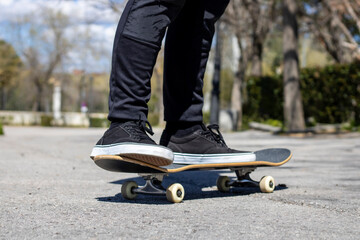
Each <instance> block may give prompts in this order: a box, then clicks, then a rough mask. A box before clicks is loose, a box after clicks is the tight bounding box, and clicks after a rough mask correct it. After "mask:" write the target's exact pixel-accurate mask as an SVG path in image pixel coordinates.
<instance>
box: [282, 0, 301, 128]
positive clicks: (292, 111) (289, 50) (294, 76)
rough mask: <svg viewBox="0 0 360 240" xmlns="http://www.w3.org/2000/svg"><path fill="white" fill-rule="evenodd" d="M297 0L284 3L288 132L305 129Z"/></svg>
mask: <svg viewBox="0 0 360 240" xmlns="http://www.w3.org/2000/svg"><path fill="white" fill-rule="evenodd" d="M297 9H298V8H297V3H296V0H284V1H283V27H284V29H283V54H284V73H283V74H284V76H283V77H284V119H285V127H286V129H287V130H288V131H301V130H304V129H305V121H304V111H303V106H302V98H301V92H300V81H299V57H298V51H297V48H298V23H297V19H296V17H297Z"/></svg>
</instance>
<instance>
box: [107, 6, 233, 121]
mask: <svg viewBox="0 0 360 240" xmlns="http://www.w3.org/2000/svg"><path fill="white" fill-rule="evenodd" d="M228 3H229V0H129V1H128V3H127V5H126V8H125V10H124V12H123V14H122V16H121V18H120V21H119V24H118V28H117V31H116V36H115V41H114V49H113V57H112V70H111V76H110V96H109V116H108V118H109V120H110V121H116V120H121V119H133V120H139V118H140V119H142V120H146V119H147V114H148V107H147V102H148V101H149V99H150V94H151V86H150V78H151V75H152V71H153V68H154V65H155V62H156V58H157V55H158V52H159V50H160V48H161V44H162V40H163V38H164V35H165V32H166V29H168V31H167V34H166V40H165V53H164V54H165V55H164V87H163V89H164V90H163V96H164V110H165V112H164V116H165V121H186V122H199V121H202V107H203V93H202V88H203V77H204V73H205V68H206V63H207V60H208V57H209V51H210V48H211V43H212V38H213V35H214V31H215V26H214V25H215V22H216V21H217V20H218V19H219V18H220V16H221V15H222V14H223V12H224V10H225V8H226V6H227V4H228Z"/></svg>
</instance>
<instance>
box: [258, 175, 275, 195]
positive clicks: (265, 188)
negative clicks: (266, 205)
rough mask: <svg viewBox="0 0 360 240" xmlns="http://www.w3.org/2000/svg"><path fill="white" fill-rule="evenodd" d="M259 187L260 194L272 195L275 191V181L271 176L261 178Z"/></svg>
mask: <svg viewBox="0 0 360 240" xmlns="http://www.w3.org/2000/svg"><path fill="white" fill-rule="evenodd" d="M259 186H260V191H261V192H263V193H272V192H273V191H274V189H275V180H274V178H273V177H271V176H264V177H263V178H261V180H260V183H259Z"/></svg>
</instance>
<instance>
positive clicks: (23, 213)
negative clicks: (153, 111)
mask: <svg viewBox="0 0 360 240" xmlns="http://www.w3.org/2000/svg"><path fill="white" fill-rule="evenodd" d="M103 132H104V129H73V128H40V127H5V134H6V135H5V136H0V190H1V194H0V239H49V238H54V239H264V238H266V239H295V238H299V239H359V236H360V228H359V220H360V207H359V205H360V134H359V133H352V134H344V135H321V136H315V137H307V138H294V137H285V136H273V135H271V134H269V133H263V132H257V131H246V132H239V133H229V134H224V138H225V139H226V141H227V143H228V145H229V146H230V147H232V148H236V149H242V150H257V149H262V148H270V147H286V148H289V149H291V150H292V151H293V153H294V156H293V159H292V160H291V161H290V162H288V163H287V164H285V165H284V166H282V167H278V168H260V169H257V170H256V171H255V172H254V173H253V174H252V177H253V178H254V179H260V178H261V177H262V176H263V175H271V176H273V177H274V178H275V180H276V182H277V183H278V184H285V185H286V187H284V185H281V186H282V187H278V188H277V189H276V190H275V192H274V193H271V194H265V193H261V192H259V191H258V190H254V189H233V190H232V191H231V192H230V193H220V192H218V191H217V190H216V186H215V181H216V178H217V177H218V176H219V175H228V176H233V177H234V176H235V175H234V174H233V173H231V172H228V171H206V172H183V173H178V174H174V175H171V176H169V177H167V178H166V179H165V180H164V185H165V186H167V185H169V184H171V183H174V182H180V183H181V184H182V185H183V186H184V187H185V191H186V196H185V200H184V202H182V203H179V204H170V203H168V202H167V200H166V198H165V197H156V196H155V197H154V196H139V197H138V198H137V199H136V200H134V201H128V200H125V199H123V198H122V197H121V195H120V189H121V184H122V183H123V182H124V181H126V180H129V179H134V180H136V181H138V182H139V183H143V180H142V179H141V178H139V177H138V176H137V175H136V174H125V173H113V172H107V171H105V170H103V169H100V168H98V167H97V166H96V165H95V164H94V163H93V161H92V160H91V159H90V158H89V154H90V151H91V148H92V146H93V144H94V143H95V142H96V141H97V140H98V139H99V138H100V136H101V135H102V133H103ZM160 133H161V132H160V130H159V129H158V130H157V131H156V134H155V139H156V140H158V139H159V136H160Z"/></svg>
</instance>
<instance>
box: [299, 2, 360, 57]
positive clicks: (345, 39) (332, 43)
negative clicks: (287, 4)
mask: <svg viewBox="0 0 360 240" xmlns="http://www.w3.org/2000/svg"><path fill="white" fill-rule="evenodd" d="M304 2H305V4H304V5H303V8H302V11H301V13H302V20H303V21H304V22H305V23H306V25H307V26H308V28H309V29H310V31H311V32H312V33H313V34H314V36H315V37H316V38H317V39H318V40H320V42H321V43H322V44H323V46H324V48H325V49H326V51H327V52H328V53H329V54H330V56H331V57H332V58H333V59H334V60H335V61H336V62H338V63H346V62H350V61H352V60H354V59H360V47H359V43H360V40H359V39H360V17H359V16H360V1H358V0H345V1H338V0H317V1H304ZM309 9H310V10H309Z"/></svg>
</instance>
